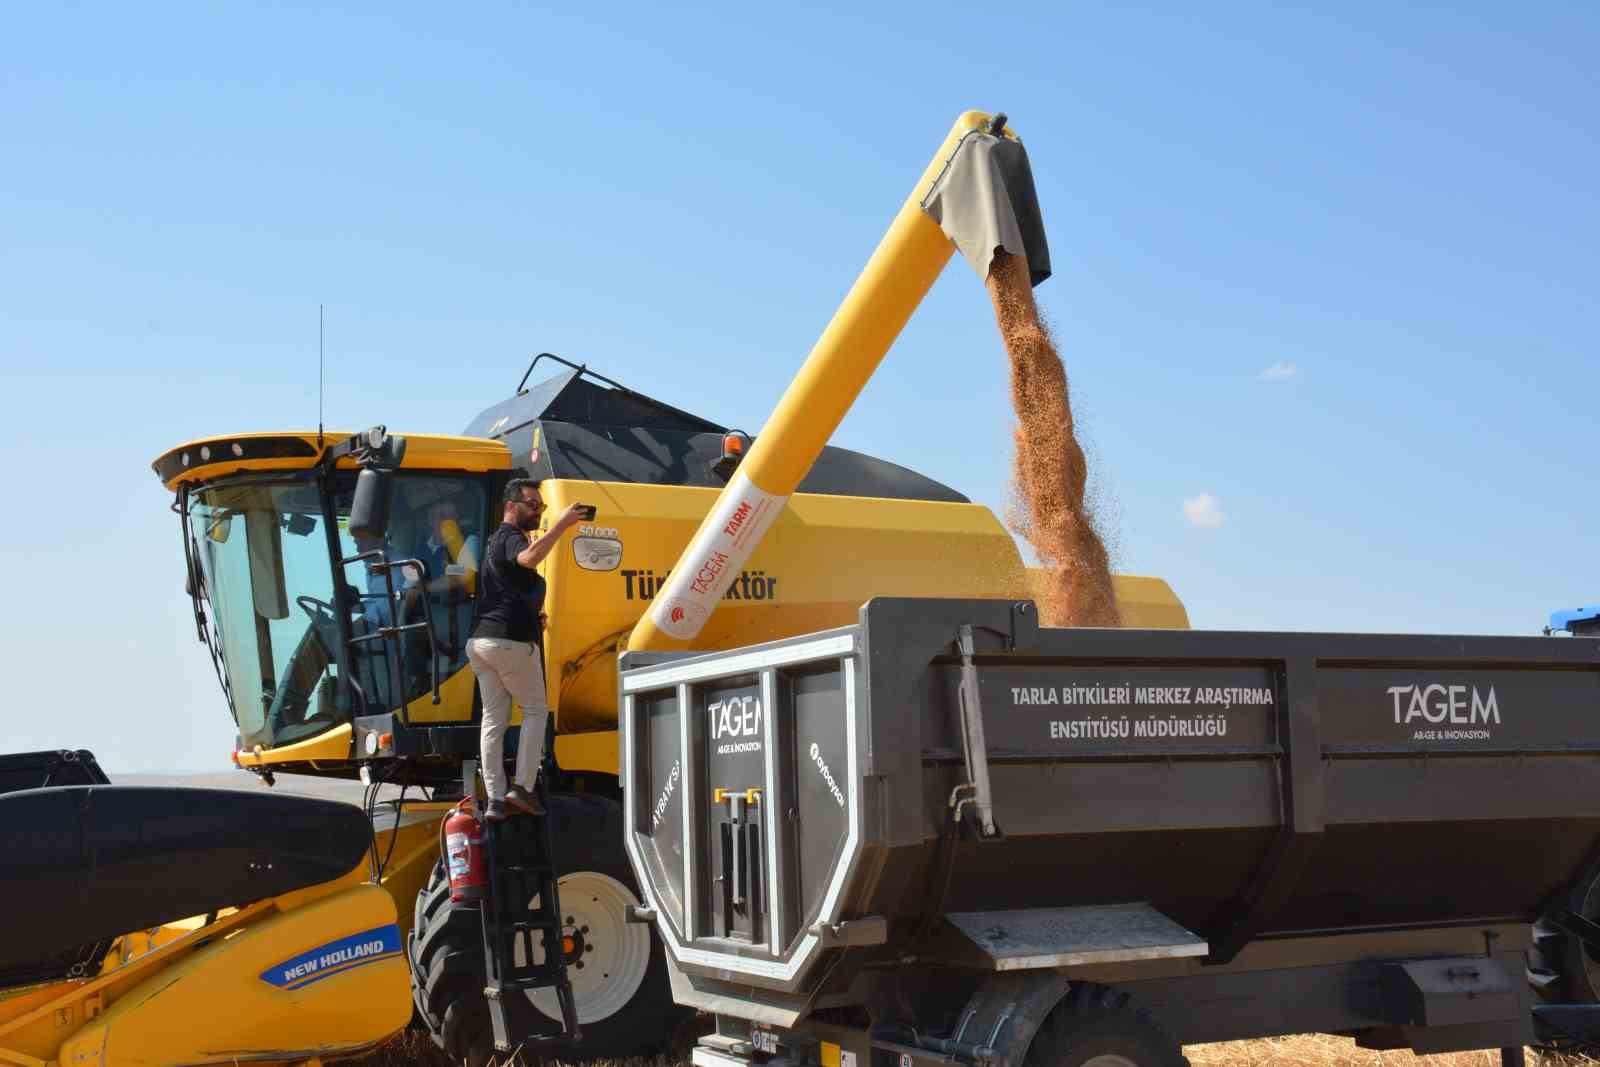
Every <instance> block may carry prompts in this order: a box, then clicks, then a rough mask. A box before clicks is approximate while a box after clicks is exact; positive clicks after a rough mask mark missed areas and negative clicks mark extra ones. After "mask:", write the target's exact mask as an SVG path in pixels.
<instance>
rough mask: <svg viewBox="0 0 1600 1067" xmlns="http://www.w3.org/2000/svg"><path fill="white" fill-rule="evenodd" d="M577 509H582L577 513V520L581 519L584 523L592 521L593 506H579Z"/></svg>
mask: <svg viewBox="0 0 1600 1067" xmlns="http://www.w3.org/2000/svg"><path fill="white" fill-rule="evenodd" d="M578 507H580V508H582V509H583V510H582V511H580V512H578V517H579V518H581V519H582V520H583V521H584V522H593V521H594V513H595V506H594V505H593V504H579V505H578Z"/></svg>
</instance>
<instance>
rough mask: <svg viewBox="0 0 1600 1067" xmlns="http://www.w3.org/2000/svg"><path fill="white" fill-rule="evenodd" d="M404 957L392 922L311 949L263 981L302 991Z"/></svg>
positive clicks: (271, 970)
mask: <svg viewBox="0 0 1600 1067" xmlns="http://www.w3.org/2000/svg"><path fill="white" fill-rule="evenodd" d="M398 955H400V928H399V927H398V926H395V925H394V924H393V923H390V924H389V925H388V926H375V927H373V928H372V929H371V930H364V931H362V932H361V933H359V934H351V935H350V936H349V937H341V938H339V939H338V940H337V941H329V942H328V943H327V944H325V945H318V946H317V947H316V948H313V949H307V950H306V951H305V952H302V953H300V954H298V955H296V956H291V957H289V958H288V959H286V960H284V961H282V962H281V963H274V964H273V965H272V966H271V967H268V968H267V969H266V970H264V971H262V972H261V980H262V981H263V982H266V983H267V984H268V985H275V986H277V987H278V988H279V989H302V988H304V987H305V986H308V985H310V984H311V983H312V982H320V981H322V980H323V979H324V978H332V977H333V976H334V975H339V974H344V973H345V972H346V971H353V970H355V969H356V968H357V967H364V966H366V965H367V964H369V963H377V962H378V961H379V960H386V959H390V958H391V957H395V956H398Z"/></svg>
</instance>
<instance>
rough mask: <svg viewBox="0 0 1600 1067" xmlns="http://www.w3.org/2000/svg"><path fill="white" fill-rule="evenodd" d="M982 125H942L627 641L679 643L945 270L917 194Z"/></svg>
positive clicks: (948, 249)
mask: <svg viewBox="0 0 1600 1067" xmlns="http://www.w3.org/2000/svg"><path fill="white" fill-rule="evenodd" d="M989 123H990V116H989V115H987V114H985V113H984V112H981V111H968V112H966V113H965V114H963V115H962V116H961V117H960V118H958V119H957V120H956V122H955V125H954V126H952V127H951V129H950V134H949V136H948V137H946V138H945V141H944V144H942V145H941V146H940V147H939V151H938V152H937V153H936V154H935V155H934V157H933V161H932V162H930V163H929V164H928V169H927V170H926V171H924V172H923V174H922V177H921V179H920V180H919V181H918V182H917V184H916V187H915V188H913V189H912V191H911V195H910V196H909V197H907V198H906V202H905V203H904V204H903V205H902V206H901V208H900V213H899V214H898V215H896V216H895V220H894V223H893V224H892V225H891V226H890V227H889V231H888V233H886V234H884V236H883V240H882V241H880V242H879V244H878V247H877V249H876V250H875V251H874V252H873V253H872V258H871V259H869V260H868V261H867V265H866V267H865V268H863V269H862V271H861V275H860V277H858V278H857V279H856V282H855V284H854V285H853V286H851V288H850V292H849V293H848V294H846V295H845V298H844V302H843V303H842V304H840V305H839V310H838V311H836V312H834V315H833V319H832V320H831V321H830V322H829V323H828V326H827V328H826V329H824V330H823V331H822V336H821V337H820V338H818V339H817V343H816V345H815V347H813V348H812V349H811V354H810V355H809V356H807V357H806V361H805V363H804V364H803V365H802V366H801V368H800V371H799V373H798V374H796V375H795V378H794V381H793V382H792V383H790V385H789V388H788V391H787V392H785V393H784V395H783V399H782V400H780V401H779V402H778V406H777V408H776V410H774V411H773V413H772V416H771V418H769V419H768V420H767V423H766V425H765V426H764V427H763V428H762V430H761V433H760V435H759V436H758V437H757V438H756V441H755V444H754V445H753V446H752V447H751V449H750V453H749V455H748V456H746V457H745V460H744V462H743V463H741V464H740V465H739V467H738V469H737V470H736V471H735V472H734V474H733V477H732V478H730V479H729V481H728V484H727V486H726V487H725V488H724V489H723V491H722V494H721V495H720V496H719V497H718V498H717V501H716V504H715V505H713V507H712V508H711V511H710V512H709V513H708V514H707V515H706V517H705V520H704V521H703V522H702V523H701V524H700V528H699V530H698V531H697V532H696V533H695V535H694V537H693V539H692V540H690V542H689V545H688V547H687V548H686V549H684V552H683V555H682V556H681V557H680V558H679V560H678V563H677V565H676V566H675V567H673V569H672V573H671V576H670V577H669V579H668V581H667V584H666V587H665V588H664V589H662V591H661V592H660V593H658V594H657V595H656V597H655V600H654V603H653V605H652V607H651V610H650V611H649V612H648V613H646V615H645V616H644V617H643V618H641V619H640V620H639V623H638V625H637V626H635V627H634V629H633V633H632V635H631V636H630V638H629V641H628V648H629V649H631V650H634V651H640V650H669V649H677V648H683V647H685V646H686V645H687V644H688V643H689V642H690V641H692V640H693V639H694V638H695V637H696V636H697V635H698V634H699V633H700V630H701V628H702V627H703V626H704V625H705V622H706V620H707V619H708V618H709V617H710V616H711V613H712V611H714V610H715V609H716V606H717V604H718V603H719V602H720V601H721V600H722V597H723V595H724V594H725V593H726V592H727V589H728V586H729V584H731V583H732V581H733V580H734V578H736V577H737V576H738V574H739V570H740V566H741V565H742V564H743V563H744V561H745V560H746V559H747V558H748V557H749V555H750V553H751V552H753V551H754V550H755V548H756V546H757V545H758V544H760V542H761V539H762V537H763V536H764V535H765V534H766V532H767V529H768V528H769V527H770V526H771V525H772V523H773V522H774V521H776V519H777V517H778V515H779V514H781V513H782V511H783V508H784V506H785V504H786V503H787V501H788V499H789V496H790V494H792V493H793V492H794V491H795V488H796V487H797V486H798V485H799V484H800V480H801V479H802V478H804V477H805V476H806V473H807V472H808V471H809V470H810V469H811V465H812V464H813V463H815V462H816V459H817V456H818V455H819V454H820V453H821V452H822V449H823V446H824V445H826V444H827V443H828V438H830V437H831V436H832V435H833V431H834V430H835V429H837V428H838V425H839V423H840V421H842V420H843V418H844V415H845V412H847V411H849V410H850V405H851V404H853V403H854V402H855V399H856V396H857V395H858V394H860V392H861V390H862V388H863V387H864V386H865V385H866V383H867V380H868V379H869V378H871V377H872V373H873V371H875V370H876V369H877V367H878V364H879V363H880V362H882V361H883V357H884V355H885V354H886V353H887V352H888V351H889V347H890V346H891V345H892V344H894V340H895V338H896V337H898V336H899V335H900V331H901V330H902V329H903V328H904V327H905V324H906V321H907V320H908V319H910V318H911V314H912V312H914V311H915V310H916V309H917V305H918V304H920V303H921V302H922V298H923V297H924V296H925V295H927V292H928V290H929V289H930V288H932V287H933V283H934V282H935V281H936V280H937V279H938V277H939V274H940V272H941V271H943V270H944V265H945V263H946V262H948V261H949V259H950V255H951V253H952V252H953V251H954V250H955V246H954V245H953V244H952V243H951V239H950V237H948V236H946V234H945V232H944V230H942V229H941V228H940V224H939V223H938V222H936V221H934V219H933V218H932V217H930V215H929V214H928V211H927V209H926V207H925V205H924V201H925V200H926V198H927V197H928V194H929V192H930V191H931V190H932V189H933V188H934V186H935V184H936V183H937V182H938V181H939V178H940V177H941V175H943V174H944V172H945V169H946V167H947V165H948V164H949V162H950V160H951V158H952V157H953V156H954V155H955V153H956V151H957V149H959V148H960V147H961V144H962V141H963V140H964V139H965V138H966V137H967V136H968V135H969V134H972V133H974V132H978V131H985V130H987V129H988V126H989ZM993 132H994V133H996V134H999V133H1000V132H1001V131H999V130H995V131H993Z"/></svg>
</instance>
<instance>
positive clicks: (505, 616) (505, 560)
mask: <svg viewBox="0 0 1600 1067" xmlns="http://www.w3.org/2000/svg"><path fill="white" fill-rule="evenodd" d="M527 547H528V535H527V534H525V533H523V532H522V531H521V530H519V529H517V528H516V527H515V526H513V525H511V524H510V523H509V522H503V523H501V524H500V528H499V529H498V530H496V531H495V532H494V533H492V534H490V535H489V544H488V545H487V546H486V547H485V549H484V553H483V563H482V565H481V566H480V567H479V569H478V624H477V625H476V626H474V627H473V628H472V636H473V637H498V638H501V639H502V640H506V641H531V642H533V643H535V644H541V645H542V643H543V636H544V635H543V634H542V633H541V632H540V630H539V612H541V611H543V610H544V579H543V578H541V577H540V576H539V572H537V571H533V570H529V569H528V568H527V567H524V566H523V565H522V564H520V563H518V562H517V555H518V554H519V553H521V552H522V550H523V549H525V548H527Z"/></svg>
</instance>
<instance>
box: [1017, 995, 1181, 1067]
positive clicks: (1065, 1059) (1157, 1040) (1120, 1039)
mask: <svg viewBox="0 0 1600 1067" xmlns="http://www.w3.org/2000/svg"><path fill="white" fill-rule="evenodd" d="M1023 1067H1189V1061H1188V1060H1187V1059H1186V1058H1185V1057H1184V1055H1183V1048H1182V1047H1181V1046H1180V1045H1179V1044H1178V1043H1177V1042H1176V1041H1174V1040H1173V1038H1172V1036H1171V1035H1170V1034H1168V1033H1167V1032H1166V1030H1164V1029H1162V1027H1161V1025H1160V1024H1159V1023H1157V1022H1156V1021H1155V1020H1154V1019H1152V1018H1151V1017H1150V1016H1149V1014H1148V1013H1146V1012H1144V1011H1142V1010H1140V1009H1139V1008H1138V1007H1136V1006H1135V1005H1134V1004H1133V1003H1132V1002H1131V1000H1130V999H1129V997H1128V995H1127V994H1126V993H1119V992H1117V991H1116V990H1114V989H1107V988H1106V987H1105V986H1096V985H1074V986H1073V987H1072V989H1071V990H1069V991H1068V993H1067V995H1066V998H1065V999H1063V1000H1062V1001H1061V1003H1060V1004H1058V1005H1056V1008H1055V1010H1054V1011H1052V1012H1051V1013H1050V1015H1049V1017H1048V1018H1046V1019H1045V1021H1044V1025H1043V1026H1041V1027H1040V1028H1039V1032H1038V1033H1037V1034H1036V1035H1034V1038H1033V1044H1031V1045H1029V1046H1028V1055H1027V1057H1026V1058H1025V1059H1024V1060H1023Z"/></svg>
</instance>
